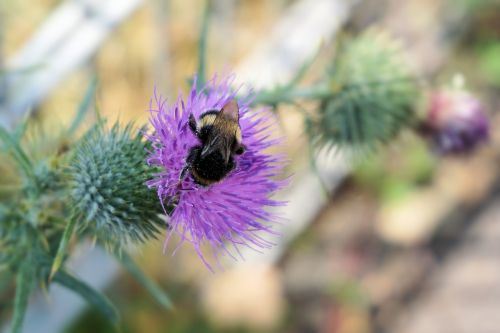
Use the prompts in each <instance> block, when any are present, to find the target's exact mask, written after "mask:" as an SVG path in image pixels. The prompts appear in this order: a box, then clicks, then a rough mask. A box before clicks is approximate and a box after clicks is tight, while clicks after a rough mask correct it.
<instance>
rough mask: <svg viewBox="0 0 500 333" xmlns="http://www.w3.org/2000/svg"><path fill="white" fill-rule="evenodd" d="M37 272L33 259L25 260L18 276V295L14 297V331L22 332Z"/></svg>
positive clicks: (14, 332) (16, 332) (13, 332)
mask: <svg viewBox="0 0 500 333" xmlns="http://www.w3.org/2000/svg"><path fill="white" fill-rule="evenodd" d="M34 278H35V274H34V272H33V264H32V262H31V260H25V261H23V263H22V264H21V268H20V270H19V272H18V274H17V278H16V296H15V299H14V316H13V319H12V333H18V332H21V328H22V325H23V320H24V314H25V313H26V308H27V307H28V299H29V296H30V294H31V289H32V288H33V281H34Z"/></svg>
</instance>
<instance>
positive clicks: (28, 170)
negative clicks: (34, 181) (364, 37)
mask: <svg viewBox="0 0 500 333" xmlns="http://www.w3.org/2000/svg"><path fill="white" fill-rule="evenodd" d="M0 141H2V142H3V143H4V147H3V149H5V150H7V151H9V150H10V151H11V152H12V155H13V156H14V159H15V161H16V162H17V163H18V164H19V166H20V167H21V169H22V170H23V172H24V173H25V174H26V176H27V177H30V178H34V171H33V164H32V163H31V161H30V159H29V158H28V156H27V155H26V153H25V152H24V151H23V150H22V148H21V146H20V145H19V142H18V141H17V140H16V138H15V137H14V136H13V135H11V134H10V133H9V132H8V131H7V130H6V129H5V128H3V127H2V126H0Z"/></svg>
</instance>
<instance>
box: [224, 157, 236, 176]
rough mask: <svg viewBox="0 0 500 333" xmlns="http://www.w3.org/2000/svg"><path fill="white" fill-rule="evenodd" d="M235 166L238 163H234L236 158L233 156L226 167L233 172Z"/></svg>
mask: <svg viewBox="0 0 500 333" xmlns="http://www.w3.org/2000/svg"><path fill="white" fill-rule="evenodd" d="M235 166H236V163H234V159H233V158H232V157H231V158H230V159H229V161H228V162H227V169H226V171H227V173H229V172H231V171H232V170H233V169H234V167H235ZM227 173H226V174H227Z"/></svg>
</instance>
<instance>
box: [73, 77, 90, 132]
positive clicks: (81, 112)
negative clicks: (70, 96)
mask: <svg viewBox="0 0 500 333" xmlns="http://www.w3.org/2000/svg"><path fill="white" fill-rule="evenodd" d="M96 89H97V78H96V77H95V76H94V77H93V78H92V80H90V83H89V85H88V87H87V91H86V92H85V95H84V96H83V100H82V101H81V102H80V106H79V107H78V112H77V113H76V115H75V118H74V119H73V122H72V123H71V126H70V127H69V129H68V133H69V134H74V133H75V131H76V130H77V129H78V128H79V127H80V125H81V124H82V121H83V119H85V116H86V115H87V112H88V111H89V110H90V104H91V103H92V101H93V100H94V99H95V93H96Z"/></svg>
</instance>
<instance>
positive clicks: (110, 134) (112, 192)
mask: <svg viewBox="0 0 500 333" xmlns="http://www.w3.org/2000/svg"><path fill="white" fill-rule="evenodd" d="M145 160H146V143H145V142H144V141H143V140H142V136H141V134H140V132H139V131H138V132H137V133H136V134H133V133H132V126H131V125H130V124H129V125H127V126H125V127H123V128H121V127H120V126H118V124H115V125H114V126H113V127H112V128H111V130H109V131H107V130H105V129H103V128H102V126H97V127H96V128H94V129H92V130H91V131H90V132H89V133H88V134H87V135H86V136H85V137H84V138H83V139H82V142H81V143H80V144H79V145H78V146H77V148H76V152H75V155H74V158H73V159H72V161H71V162H70V168H69V169H70V179H71V180H70V189H71V198H72V204H73V206H74V209H75V211H76V214H77V218H78V219H81V220H82V221H83V223H84V227H90V228H91V231H93V232H95V233H96V235H97V237H98V239H99V240H101V241H104V242H105V243H106V244H108V245H120V244H124V243H127V242H129V241H133V242H142V241H145V240H146V239H148V238H151V237H154V236H155V235H156V233H157V232H158V231H159V229H160V228H162V227H164V226H165V222H164V221H163V220H162V219H161V218H160V216H159V215H158V214H159V213H161V211H162V210H161V207H160V206H159V203H158V199H157V197H156V193H155V192H154V191H152V190H150V189H148V188H147V186H145V185H144V183H145V182H146V181H147V180H149V179H151V178H152V177H153V173H154V170H153V169H152V168H151V167H149V166H147V165H146V163H145Z"/></svg>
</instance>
